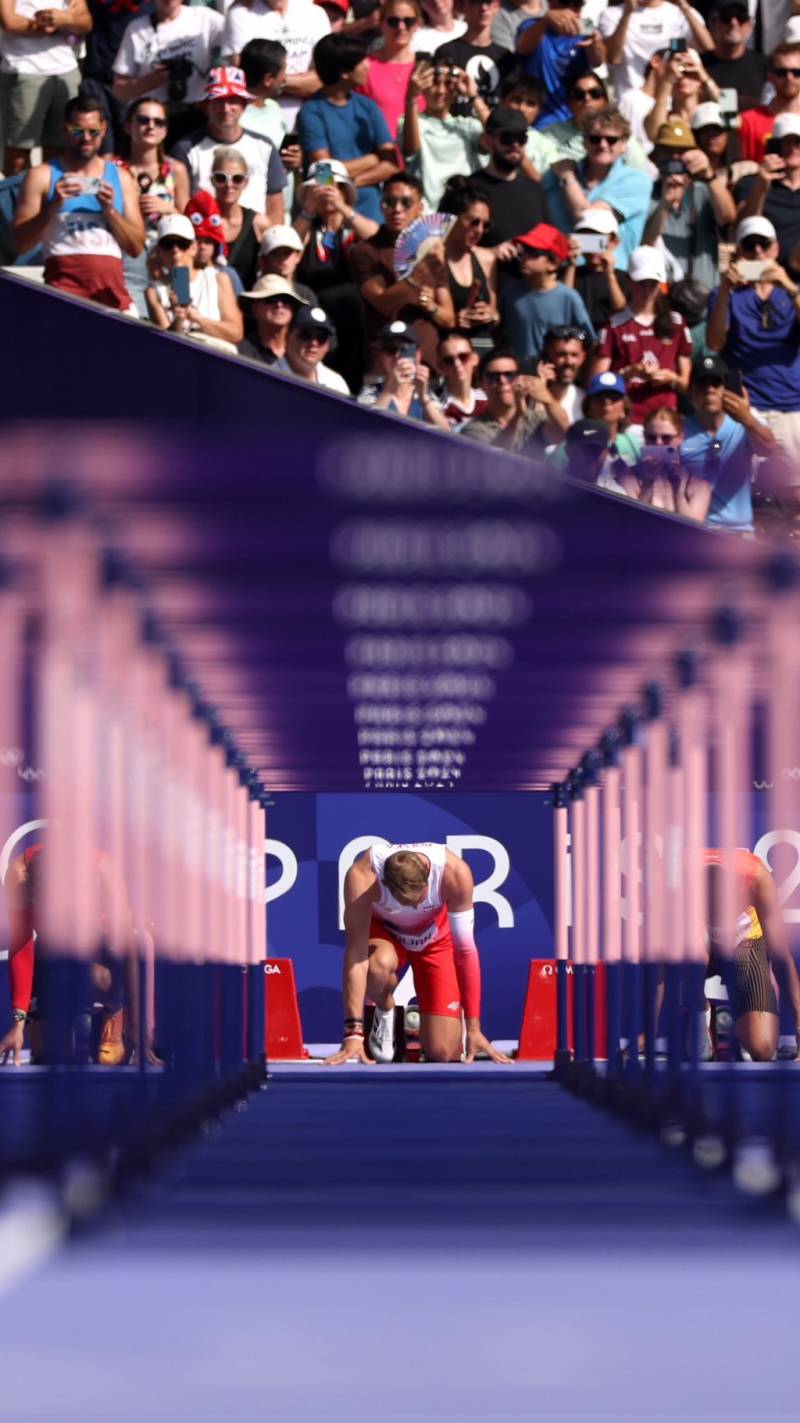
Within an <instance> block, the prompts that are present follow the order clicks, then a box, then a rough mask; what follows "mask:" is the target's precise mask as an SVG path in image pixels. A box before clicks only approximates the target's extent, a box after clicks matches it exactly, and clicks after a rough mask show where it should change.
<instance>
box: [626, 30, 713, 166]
mask: <svg viewBox="0 0 800 1423" xmlns="http://www.w3.org/2000/svg"><path fill="white" fill-rule="evenodd" d="M718 101H719V89H718V88H717V86H716V84H715V83H714V81H713V79H711V78H709V76H708V74H707V73H706V71H705V69H704V68H703V62H702V60H701V59H700V56H699V54H698V53H697V51H696V50H694V49H687V50H684V51H683V53H681V54H671V55H670V56H669V58H668V59H667V62H666V64H665V65H664V67H663V69H662V70H661V72H660V74H659V76H658V82H657V83H656V92H655V103H654V104H653V107H652V109H651V110H650V112H649V114H648V115H647V118H646V119H645V121H644V129H645V133H646V134H647V137H648V138H649V139H650V140H651V142H652V143H654V144H657V143H658V135H659V132H660V131H661V129H662V128H663V127H664V125H665V124H666V123H668V122H669V121H670V120H674V119H682V120H683V123H684V125H685V126H686V127H687V128H691V123H692V116H693V114H694V112H695V109H697V108H698V106H699V105H700V104H702V103H712V104H716V103H718ZM653 162H654V163H655V164H656V167H658V160H657V159H656V158H654V159H653Z"/></svg>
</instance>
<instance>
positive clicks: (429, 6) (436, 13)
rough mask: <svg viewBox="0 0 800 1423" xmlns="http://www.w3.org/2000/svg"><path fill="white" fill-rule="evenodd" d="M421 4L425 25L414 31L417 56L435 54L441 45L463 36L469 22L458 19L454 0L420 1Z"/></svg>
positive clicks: (413, 42) (414, 45)
mask: <svg viewBox="0 0 800 1423" xmlns="http://www.w3.org/2000/svg"><path fill="white" fill-rule="evenodd" d="M420 3H421V7H422V19H423V23H422V24H420V25H417V28H416V29H415V31H414V38H413V40H412V46H413V49H414V53H415V54H435V53H436V51H437V49H438V48H439V46H440V45H443V44H447V43H448V42H449V41H450V40H457V39H459V38H460V37H461V35H463V33H464V31H465V29H466V28H467V22H466V20H462V19H457V18H456V16H455V14H454V13H453V12H454V9H455V6H454V3H453V0H420ZM425 21H427V23H425Z"/></svg>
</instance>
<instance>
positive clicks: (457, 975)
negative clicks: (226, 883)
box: [327, 842, 511, 1066]
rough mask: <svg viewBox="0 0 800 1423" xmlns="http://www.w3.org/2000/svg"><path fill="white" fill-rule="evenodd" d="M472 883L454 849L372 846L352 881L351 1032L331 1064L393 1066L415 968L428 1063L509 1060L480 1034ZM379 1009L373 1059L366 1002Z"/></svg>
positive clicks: (347, 1010) (347, 1002) (347, 1003)
mask: <svg viewBox="0 0 800 1423" xmlns="http://www.w3.org/2000/svg"><path fill="white" fill-rule="evenodd" d="M472 891H473V879H472V873H471V871H470V869H469V866H468V865H466V864H465V863H464V861H463V860H461V859H459V857H458V855H454V854H453V853H452V851H451V850H448V849H447V847H446V846H445V845H434V844H429V843H427V842H426V843H425V844H419V845H391V846H389V847H386V846H383V845H373V846H372V848H371V849H370V850H366V851H365V852H364V854H363V855H360V856H359V858H358V859H357V860H356V862H355V864H354V865H353V866H352V868H351V869H350V870H349V871H348V874H347V877H346V879H345V882H344V923H345V932H346V945H345V954H344V984H343V993H344V1033H343V1038H342V1046H341V1048H340V1049H339V1051H338V1052H335V1053H334V1054H333V1056H332V1057H329V1058H328V1059H327V1061H328V1063H329V1065H330V1066H335V1065H337V1064H339V1063H342V1062H349V1061H352V1060H353V1059H355V1060H357V1061H359V1062H371V1061H373V1060H375V1061H378V1062H391V1061H392V1058H393V1056H394V998H393V996H392V995H393V993H394V989H395V988H396V986H397V981H398V977H399V974H400V970H401V969H402V968H404V967H405V965H406V964H409V963H410V965H411V971H412V973H413V975H414V986H415V988H416V991H417V998H418V1000H419V1007H420V1015H421V1024H420V1041H421V1044H422V1051H423V1052H424V1054H425V1057H426V1058H427V1060H428V1061H429V1062H459V1061H460V1060H461V1056H462V1014H463V1018H464V1020H465V1022H466V1053H465V1054H464V1061H465V1062H473V1061H474V1060H475V1056H476V1054H477V1053H485V1054H486V1055H487V1056H488V1057H490V1058H491V1059H492V1061H493V1062H510V1061H511V1059H510V1058H508V1057H506V1056H505V1054H504V1053H502V1052H498V1051H497V1050H496V1049H495V1048H494V1047H493V1046H492V1044H491V1043H490V1042H489V1039H488V1038H487V1037H485V1036H484V1034H483V1033H482V1032H481V1023H480V1001H481V971H480V960H479V958H478V950H477V948H476V945H475V933H474V926H475V912H474V910H473V907H472ZM368 997H369V998H371V999H372V1000H373V1002H374V1003H375V1005H376V1007H375V1019H374V1022H373V1026H372V1030H371V1032H370V1038H369V1047H370V1052H371V1053H372V1058H370V1057H369V1056H368V1055H367V1052H366V1046H365V1042H364V1001H365V999H366V998H368Z"/></svg>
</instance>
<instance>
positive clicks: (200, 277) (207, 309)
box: [156, 267, 220, 321]
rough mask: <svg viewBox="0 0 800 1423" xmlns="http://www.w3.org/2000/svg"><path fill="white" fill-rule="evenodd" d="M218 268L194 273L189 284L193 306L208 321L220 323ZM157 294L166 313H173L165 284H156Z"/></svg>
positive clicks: (209, 268)
mask: <svg viewBox="0 0 800 1423" xmlns="http://www.w3.org/2000/svg"><path fill="white" fill-rule="evenodd" d="M217 270H218V269H217V268H216V267H202V268H201V270H200V271H199V272H194V273H193V274H192V278H191V280H190V282H189V291H190V293H191V297H192V306H193V307H194V309H195V311H199V313H200V315H201V316H204V317H205V318H206V320H207V321H219V320H220V310H219V284H218V282H217ZM156 292H157V294H158V299H159V301H160V302H161V305H162V306H163V308H164V310H165V311H171V309H172V307H171V304H170V288H169V287H168V286H167V285H166V283H165V282H156Z"/></svg>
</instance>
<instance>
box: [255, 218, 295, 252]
mask: <svg viewBox="0 0 800 1423" xmlns="http://www.w3.org/2000/svg"><path fill="white" fill-rule="evenodd" d="M276 247H291V249H292V251H293V252H302V250H303V239H302V237H301V236H300V234H299V232H297V230H296V229H295V228H294V227H288V226H284V224H283V223H279V224H278V225H277V226H276V227H268V228H267V230H266V232H265V233H264V236H263V237H262V239H261V246H260V248H259V251H260V253H261V255H262V257H266V255H267V253H268V252H274V251H275V249H276Z"/></svg>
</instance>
